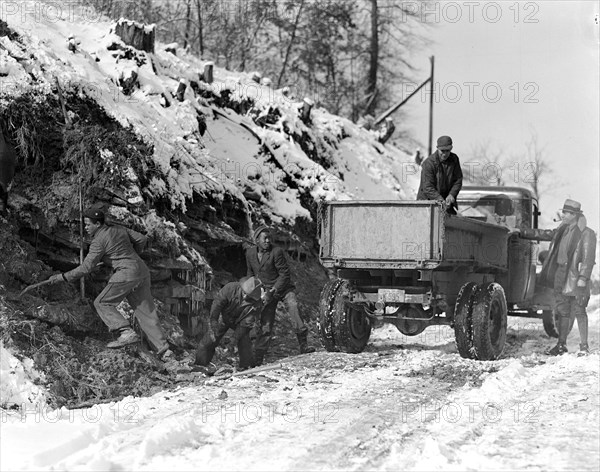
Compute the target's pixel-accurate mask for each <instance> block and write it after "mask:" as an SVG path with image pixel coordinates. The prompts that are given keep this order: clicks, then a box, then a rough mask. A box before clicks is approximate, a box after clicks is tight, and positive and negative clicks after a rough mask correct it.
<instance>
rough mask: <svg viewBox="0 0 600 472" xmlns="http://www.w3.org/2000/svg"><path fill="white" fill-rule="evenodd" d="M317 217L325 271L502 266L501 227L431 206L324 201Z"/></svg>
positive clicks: (504, 233) (505, 259)
mask: <svg viewBox="0 0 600 472" xmlns="http://www.w3.org/2000/svg"><path fill="white" fill-rule="evenodd" d="M319 216H320V221H319V231H320V258H321V263H322V264H323V265H324V266H325V267H329V268H356V269H415V268H420V269H434V268H438V267H453V266H454V267H456V266H457V265H468V266H471V267H487V268H489V267H493V268H496V269H500V270H505V269H506V268H507V267H508V255H507V249H506V246H507V245H506V238H507V235H508V230H507V229H506V228H504V227H502V226H497V225H493V224H489V223H485V222H482V221H476V220H472V219H470V218H465V217H460V216H448V215H446V214H445V212H444V211H443V209H442V208H441V206H440V205H439V204H437V203H436V202H432V201H419V200H417V201H339V202H329V203H326V204H323V205H322V206H321V207H320V209H319Z"/></svg>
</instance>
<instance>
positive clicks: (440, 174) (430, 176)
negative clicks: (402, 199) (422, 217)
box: [417, 136, 463, 215]
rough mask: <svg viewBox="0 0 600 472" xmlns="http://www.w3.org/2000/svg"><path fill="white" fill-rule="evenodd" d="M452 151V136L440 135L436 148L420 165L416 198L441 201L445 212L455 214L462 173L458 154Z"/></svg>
mask: <svg viewBox="0 0 600 472" xmlns="http://www.w3.org/2000/svg"><path fill="white" fill-rule="evenodd" d="M451 151H452V138H451V137H450V136H440V137H439V138H438V140H437V150H436V151H435V152H434V153H433V154H432V155H431V156H429V157H428V158H427V159H425V161H423V164H422V165H421V184H420V185H419V192H418V193H417V200H436V201H439V202H443V204H444V206H445V207H446V211H447V213H449V214H451V215H456V210H457V208H458V206H457V204H456V199H457V197H458V192H460V189H461V188H462V180H463V174H462V169H461V167H460V161H459V160H458V156H457V155H456V154H454V153H453V152H451Z"/></svg>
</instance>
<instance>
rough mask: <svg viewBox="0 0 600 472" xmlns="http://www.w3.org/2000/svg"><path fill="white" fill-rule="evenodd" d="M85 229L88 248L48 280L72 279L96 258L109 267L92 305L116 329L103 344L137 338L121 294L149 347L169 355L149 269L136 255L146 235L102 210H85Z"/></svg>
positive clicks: (88, 269)
mask: <svg viewBox="0 0 600 472" xmlns="http://www.w3.org/2000/svg"><path fill="white" fill-rule="evenodd" d="M83 215H84V217H85V219H84V222H85V230H86V231H87V233H88V234H89V235H90V236H91V237H92V243H91V244H90V250H89V252H88V255H87V256H86V258H85V260H84V261H83V263H82V264H81V265H80V266H79V267H76V268H75V269H73V270H71V271H69V272H66V273H64V274H56V275H53V276H51V277H50V278H49V279H48V280H50V281H51V283H53V284H54V283H57V282H74V281H76V280H79V279H80V278H81V277H83V276H84V275H86V274H89V273H90V272H91V271H92V270H93V269H94V268H95V267H96V266H97V265H98V263H99V262H100V261H102V262H104V264H106V265H107V266H108V267H112V269H113V274H112V276H111V278H110V280H109V281H108V285H107V286H106V287H105V288H104V290H102V292H101V293H100V295H98V297H96V299H95V300H94V307H95V308H96V311H97V312H98V315H99V316H100V318H102V321H104V324H106V326H108V329H109V330H110V331H118V332H119V333H120V336H119V338H118V339H117V340H116V341H113V342H111V343H108V344H107V346H106V347H109V348H113V349H114V348H120V347H123V346H127V345H128V344H133V343H135V342H137V341H139V336H138V335H137V334H136V332H135V331H134V330H133V329H132V327H131V325H130V324H129V321H127V320H126V319H125V317H124V316H123V315H122V314H121V313H119V311H118V310H117V306H118V305H119V303H121V302H122V301H123V300H124V299H125V298H127V301H128V302H129V304H130V305H131V307H132V308H133V309H134V316H135V318H136V319H137V321H138V323H139V325H140V328H141V329H142V331H143V332H144V334H145V335H146V337H147V339H148V342H149V343H150V345H151V347H152V348H153V349H154V350H155V351H156V353H157V355H158V356H159V357H160V358H162V359H163V360H164V359H166V358H168V357H171V356H172V355H173V353H172V352H171V350H170V349H169V343H168V342H167V339H166V337H165V334H164V333H163V331H162V329H161V327H160V324H159V321H158V315H157V313H156V308H155V306H154V300H153V299H152V294H151V293H150V271H149V270H148V267H147V266H146V264H145V263H144V261H143V260H142V259H141V257H140V256H139V255H138V253H139V252H141V250H142V249H143V248H144V246H145V245H146V241H147V238H146V236H144V235H143V234H140V233H137V232H136V231H133V230H131V229H128V228H125V227H123V226H117V225H115V226H113V225H108V224H106V223H105V218H104V213H103V212H102V211H99V210H87V211H86V212H85V213H84V214H83Z"/></svg>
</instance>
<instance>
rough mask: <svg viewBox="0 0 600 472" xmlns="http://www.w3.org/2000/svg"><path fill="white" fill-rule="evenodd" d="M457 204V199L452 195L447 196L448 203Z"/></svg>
mask: <svg viewBox="0 0 600 472" xmlns="http://www.w3.org/2000/svg"><path fill="white" fill-rule="evenodd" d="M455 204H456V199H455V198H454V197H453V196H452V195H448V196H447V197H446V205H448V206H449V207H453V206H454V205H455Z"/></svg>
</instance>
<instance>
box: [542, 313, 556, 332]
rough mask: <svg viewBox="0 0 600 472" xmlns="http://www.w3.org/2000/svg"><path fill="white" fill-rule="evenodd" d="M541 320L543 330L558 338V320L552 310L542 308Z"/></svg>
mask: <svg viewBox="0 0 600 472" xmlns="http://www.w3.org/2000/svg"><path fill="white" fill-rule="evenodd" d="M542 321H543V322H544V331H546V334H547V335H548V336H550V337H551V338H558V320H557V319H556V315H555V314H554V310H544V311H543V313H542Z"/></svg>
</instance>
